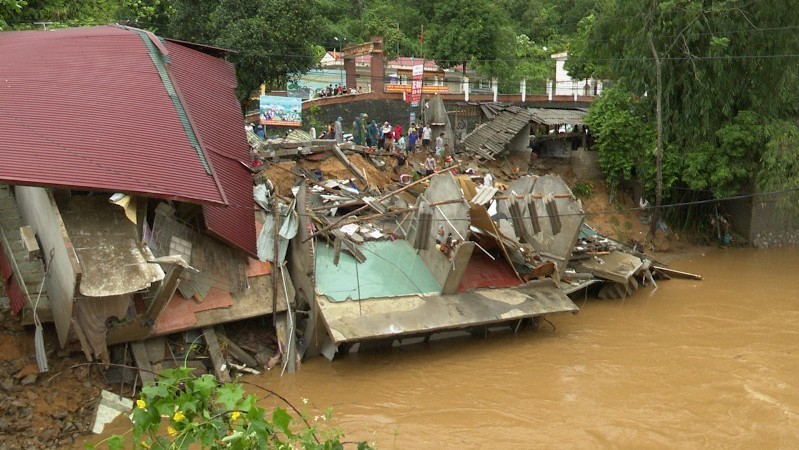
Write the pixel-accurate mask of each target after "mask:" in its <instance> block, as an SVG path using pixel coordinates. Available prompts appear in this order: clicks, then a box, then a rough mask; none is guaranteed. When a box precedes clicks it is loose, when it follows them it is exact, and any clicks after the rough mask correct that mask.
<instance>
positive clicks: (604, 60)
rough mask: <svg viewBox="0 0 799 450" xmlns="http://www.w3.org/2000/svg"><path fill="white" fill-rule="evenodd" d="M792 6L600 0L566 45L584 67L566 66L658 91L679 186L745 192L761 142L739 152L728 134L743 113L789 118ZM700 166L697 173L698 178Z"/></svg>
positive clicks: (766, 0)
mask: <svg viewBox="0 0 799 450" xmlns="http://www.w3.org/2000/svg"><path fill="white" fill-rule="evenodd" d="M791 9H792V7H791V5H789V4H787V3H786V2H784V1H779V0H763V1H759V2H749V1H746V0H717V1H706V2H689V1H677V0H674V1H655V0H652V1H647V2H640V1H636V0H618V1H611V0H603V1H601V2H600V3H599V5H598V9H597V11H596V13H595V16H594V18H593V19H592V21H591V23H590V24H588V25H589V29H588V30H587V32H585V33H584V34H583V35H582V37H581V39H582V42H581V45H577V46H575V48H574V49H570V59H572V58H573V59H574V60H575V61H582V63H583V64H574V65H572V66H571V67H573V68H574V67H576V68H577V70H575V71H574V72H575V73H579V74H580V76H585V75H587V74H588V72H589V71H592V72H593V73H601V74H603V75H605V76H607V77H609V78H612V79H613V80H615V82H617V83H619V84H622V85H624V86H625V88H626V89H627V90H628V91H630V92H633V93H636V94H637V95H639V96H643V95H644V94H647V95H649V96H652V97H655V98H661V100H662V102H661V103H662V123H663V124H664V125H667V126H664V127H663V135H662V140H663V152H664V158H668V157H669V155H667V154H666V153H668V152H669V151H674V152H677V153H678V154H677V155H676V156H677V158H676V159H677V160H680V161H683V166H682V173H681V177H680V178H681V182H682V183H684V184H686V185H694V186H696V185H705V186H706V187H707V189H709V190H711V191H713V192H717V193H729V192H738V191H741V190H746V189H748V188H749V187H750V186H751V181H752V179H753V178H754V176H755V173H756V172H757V163H758V162H759V160H760V155H761V152H762V148H760V149H758V148H751V149H750V150H749V151H746V152H744V153H741V150H742V149H743V148H746V147H747V146H748V143H747V142H746V141H745V140H742V139H737V140H733V141H730V140H728V139H726V135H727V134H728V133H732V134H736V133H737V132H738V130H739V129H741V127H746V123H747V121H746V120H744V119H745V117H744V116H740V113H741V112H742V111H751V112H752V113H753V114H755V115H756V116H757V117H760V118H762V123H763V124H764V126H768V125H769V124H771V123H773V122H774V121H778V120H783V119H787V118H790V117H795V115H796V102H795V98H796V97H797V94H799V84H798V83H796V81H797V79H799V77H798V74H799V65H797V64H796V61H795V59H794V58H789V57H779V56H780V55H795V54H797V53H799V42H798V41H797V40H795V39H792V38H789V35H790V34H791V33H792V32H793V31H791V30H792V29H793V27H795V20H794V19H793V15H791V14H786V11H790V10H791ZM657 60H659V61H660V64H659V66H660V71H659V72H660V75H661V79H662V84H661V85H660V88H661V89H662V95H657V92H658V82H657V75H658V70H656V67H657V66H658V64H657ZM651 107H652V109H651V110H650V111H649V116H650V117H653V116H655V112H656V111H655V108H654V104H651ZM749 131H752V130H749ZM720 133H721V134H720ZM703 152H705V153H715V154H714V155H701V154H700V153H703ZM742 159H743V160H746V159H748V160H749V161H748V163H744V161H742ZM723 161H727V162H723ZM714 162H716V163H714ZM752 162H753V163H754V164H751V163H752ZM727 163H732V164H735V165H736V167H734V168H730V167H728V166H727ZM742 171H743V172H746V173H742ZM699 172H702V174H703V175H704V176H702V177H700V178H698V179H697V177H696V175H697V173H699ZM700 181H701V183H700Z"/></svg>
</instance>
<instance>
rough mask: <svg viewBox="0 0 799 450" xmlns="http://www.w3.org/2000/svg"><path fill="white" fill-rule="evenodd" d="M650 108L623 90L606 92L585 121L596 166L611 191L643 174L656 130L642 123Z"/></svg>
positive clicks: (592, 107)
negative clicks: (589, 132) (593, 144)
mask: <svg viewBox="0 0 799 450" xmlns="http://www.w3.org/2000/svg"><path fill="white" fill-rule="evenodd" d="M648 107H649V105H648V104H645V103H641V102H639V101H637V99H636V98H635V97H634V96H633V95H632V94H630V93H629V92H627V91H625V90H624V89H623V88H622V87H614V88H609V89H606V90H605V92H604V93H603V94H602V96H601V97H600V98H599V99H597V100H596V101H595V102H594V104H593V105H591V109H590V110H589V112H588V115H587V116H586V118H585V121H586V123H587V124H588V126H589V128H590V130H591V134H592V135H593V137H594V139H595V141H596V145H595V147H596V149H597V150H599V165H600V167H601V168H602V172H603V173H604V174H605V177H606V179H607V182H608V183H609V184H610V186H611V189H613V190H615V189H616V188H618V186H619V185H620V184H621V183H623V182H625V181H628V180H631V179H632V178H633V175H634V174H638V173H644V172H646V170H645V166H646V165H647V164H651V162H650V161H649V160H648V159H647V155H649V154H651V153H652V151H653V150H654V147H655V129H654V126H653V124H652V123H651V122H649V121H646V120H645V116H646V113H647V110H648Z"/></svg>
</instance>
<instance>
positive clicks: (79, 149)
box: [0, 26, 256, 255]
mask: <svg viewBox="0 0 799 450" xmlns="http://www.w3.org/2000/svg"><path fill="white" fill-rule="evenodd" d="M148 42H152V41H151V39H150V37H148V36H147V35H144V34H143V33H142V32H141V31H140V30H135V29H130V28H123V27H118V26H103V27H87V28H69V29H60V30H53V31H22V32H3V33H0V61H2V64H0V130H2V138H0V159H2V161H3V163H2V164H0V181H7V182H9V183H15V184H30V185H41V186H58V187H69V188H78V189H90V190H108V191H121V192H128V193H134V194H140V195H145V196H149V197H158V198H170V199H176V200H182V201H190V202H197V203H204V204H205V207H204V212H205V217H206V225H207V226H208V229H209V230H210V231H211V232H212V233H213V234H215V235H216V236H217V237H219V238H221V239H222V240H224V241H226V242H227V243H229V244H231V245H233V246H236V247H238V248H241V249H242V250H244V251H246V252H247V253H249V254H251V255H255V254H256V249H255V228H254V219H253V200H252V180H251V178H250V174H249V173H248V172H247V171H246V170H245V169H244V167H243V166H242V165H241V164H240V163H239V161H248V160H249V147H248V144H247V140H246V136H245V134H244V128H243V117H242V114H241V109H240V106H239V104H238V101H237V100H236V96H235V88H236V76H235V72H234V70H233V66H232V65H231V64H229V63H228V62H226V61H224V60H222V59H219V58H215V57H213V56H210V55H207V54H205V53H202V52H199V51H196V50H193V49H191V48H190V47H189V46H187V45H181V44H179V43H176V42H168V43H167V44H164V43H161V42H158V41H156V42H155V44H156V45H155V46H153V44H152V43H150V44H148ZM148 45H149V48H148ZM158 48H161V49H163V48H167V49H168V51H169V55H168V57H166V58H164V62H166V61H168V64H163V63H162V64H160V66H159V65H157V64H156V62H154V60H153V58H151V56H152V54H151V53H152V52H159V50H158ZM155 57H156V59H157V58H158V57H159V54H158V53H155ZM159 69H161V72H160V73H159ZM164 77H166V79H164ZM167 84H169V86H167ZM172 87H174V91H175V92H176V94H177V96H178V100H174V99H173V98H172V97H170V94H169V92H170V89H171V88H172ZM176 103H177V104H176ZM182 118H183V119H185V118H188V122H186V121H185V120H184V121H182ZM189 124H190V126H189ZM195 137H196V140H195ZM197 141H199V144H200V147H201V148H202V151H201V152H200V153H198V149H197V148H195V147H193V146H192V142H197ZM203 158H206V159H208V161H203ZM206 165H208V166H209V167H210V169H211V172H210V173H209V171H208V170H207V168H206ZM228 204H229V206H227V207H219V206H209V205H228Z"/></svg>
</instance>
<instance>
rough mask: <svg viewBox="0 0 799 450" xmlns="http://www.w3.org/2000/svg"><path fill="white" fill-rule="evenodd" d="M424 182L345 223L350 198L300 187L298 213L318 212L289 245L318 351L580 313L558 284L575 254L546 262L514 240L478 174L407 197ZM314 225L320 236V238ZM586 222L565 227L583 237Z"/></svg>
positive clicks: (448, 179)
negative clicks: (563, 263)
mask: <svg viewBox="0 0 799 450" xmlns="http://www.w3.org/2000/svg"><path fill="white" fill-rule="evenodd" d="M423 180H424V179H423ZM424 181H427V180H424ZM418 183H419V184H416V183H414V184H409V185H407V186H405V187H404V188H400V190H398V191H395V192H391V193H389V194H386V195H383V196H381V197H378V198H365V199H364V205H363V206H361V207H359V208H358V209H354V210H351V211H350V212H349V213H345V214H344V215H343V216H340V217H339V216H335V215H334V213H335V212H340V210H341V209H342V207H341V206H340V205H347V204H350V203H352V200H343V199H342V200H333V201H325V199H324V198H323V197H322V196H321V195H320V194H318V193H315V192H314V191H313V190H307V191H306V189H305V188H304V187H301V188H300V189H299V190H298V191H297V193H298V201H297V205H303V204H307V205H308V208H307V210H306V211H305V212H303V211H302V210H300V211H298V213H299V217H300V227H299V229H300V230H301V231H300V233H299V234H298V235H297V237H296V238H295V239H294V240H293V241H292V243H291V245H292V249H291V250H292V251H291V253H290V264H289V266H290V268H292V269H293V270H292V272H291V273H292V279H293V280H294V281H295V283H296V285H297V286H301V287H298V292H301V293H302V295H304V296H305V298H304V300H305V301H306V302H307V304H308V305H309V314H310V318H311V319H310V321H309V323H308V326H307V327H306V330H305V337H306V341H307V351H308V352H309V353H310V354H313V353H315V352H317V353H322V354H324V355H326V356H328V357H330V358H332V357H333V355H334V354H335V352H336V350H337V349H339V348H340V347H342V346H343V347H345V348H347V347H349V346H351V345H354V344H363V343H370V342H374V341H383V342H391V341H393V340H407V339H412V338H418V339H429V338H430V336H431V335H432V334H434V333H440V332H443V331H451V330H470V329H472V330H473V329H476V328H481V329H482V328H486V327H493V326H503V325H511V326H513V327H515V328H517V329H518V327H519V326H520V325H521V324H523V323H525V322H533V321H537V320H538V319H539V318H540V317H541V316H544V315H546V314H552V313H560V312H576V311H577V307H576V306H575V305H574V303H573V302H572V301H571V300H570V299H569V298H568V297H567V295H566V294H565V293H564V292H563V291H562V290H561V289H560V288H559V286H558V282H557V279H558V269H557V261H558V260H563V259H565V258H566V257H567V256H568V255H567V254H563V255H560V256H558V257H556V258H551V257H550V256H549V255H553V256H554V254H553V253H550V254H549V255H543V256H542V255H541V254H540V253H538V252H537V251H536V250H535V249H534V247H533V246H532V245H529V244H527V243H520V242H518V241H516V240H514V239H513V238H511V237H509V236H506V235H505V234H504V233H503V232H502V231H501V230H500V226H499V224H498V223H497V222H496V221H495V218H492V217H491V216H490V214H489V212H488V209H487V208H486V206H487V205H486V203H489V202H483V203H481V202H480V200H481V198H486V197H485V195H484V196H483V197H480V196H478V195H475V193H476V192H477V188H476V186H475V184H474V182H473V181H472V179H471V178H470V177H469V176H458V177H457V178H456V176H455V175H453V174H452V173H451V172H449V171H446V172H442V173H440V174H438V175H435V176H432V177H431V178H430V179H429V185H428V186H427V187H426V188H425V189H423V190H421V189H419V190H417V192H415V200H414V194H409V195H402V194H403V193H406V192H408V191H410V190H411V189H412V188H413V187H415V186H416V187H421V186H422V184H423V183H422V182H418ZM561 183H562V181H561ZM563 187H564V188H565V189H568V188H567V187H565V184H564V185H563ZM496 192H497V191H496V189H494V193H496ZM475 199H477V200H478V201H475ZM488 199H489V200H491V198H488ZM513 200H515V197H514V198H513V199H512V200H511V201H513ZM530 200H531V202H533V203H535V202H543V201H544V200H543V198H538V199H533V198H532V197H531V199H530ZM564 200H565V199H564ZM572 200H574V199H573V198H572ZM547 201H548V200H547ZM575 201H576V200H575ZM577 202H578V203H579V201H577ZM320 205H321V206H320ZM325 205H326V206H325ZM489 208H492V207H491V206H489ZM542 208H546V206H542ZM575 208H576V209H577V210H579V206H575ZM353 212H361V213H363V215H361V216H360V217H358V216H356V215H355V214H353ZM331 214H333V215H331ZM342 217H343V218H344V220H342ZM347 217H350V218H353V219H351V220H347ZM355 217H357V218H355ZM314 222H315V223H316V224H317V225H318V228H316V230H315V231H311V230H314V226H313V225H314ZM580 224H581V220H577V221H574V222H573V223H566V224H563V226H562V227H563V228H569V229H570V230H569V232H567V234H570V235H572V236H574V237H575V239H576V235H577V233H578V232H579V227H580ZM547 227H548V226H547ZM547 231H549V230H547ZM542 232H543V230H542ZM563 248H564V249H566V250H567V251H570V249H568V248H566V246H564V247H563Z"/></svg>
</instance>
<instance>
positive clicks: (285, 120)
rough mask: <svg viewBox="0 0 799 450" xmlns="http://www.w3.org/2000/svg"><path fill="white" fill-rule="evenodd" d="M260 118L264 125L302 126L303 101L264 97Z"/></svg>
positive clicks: (293, 98) (294, 98) (292, 98)
mask: <svg viewBox="0 0 799 450" xmlns="http://www.w3.org/2000/svg"><path fill="white" fill-rule="evenodd" d="M259 118H260V119H261V124H262V125H273V126H284V127H300V126H302V99H301V98H296V97H277V96H274V95H262V96H261V106H260V114H259Z"/></svg>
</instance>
